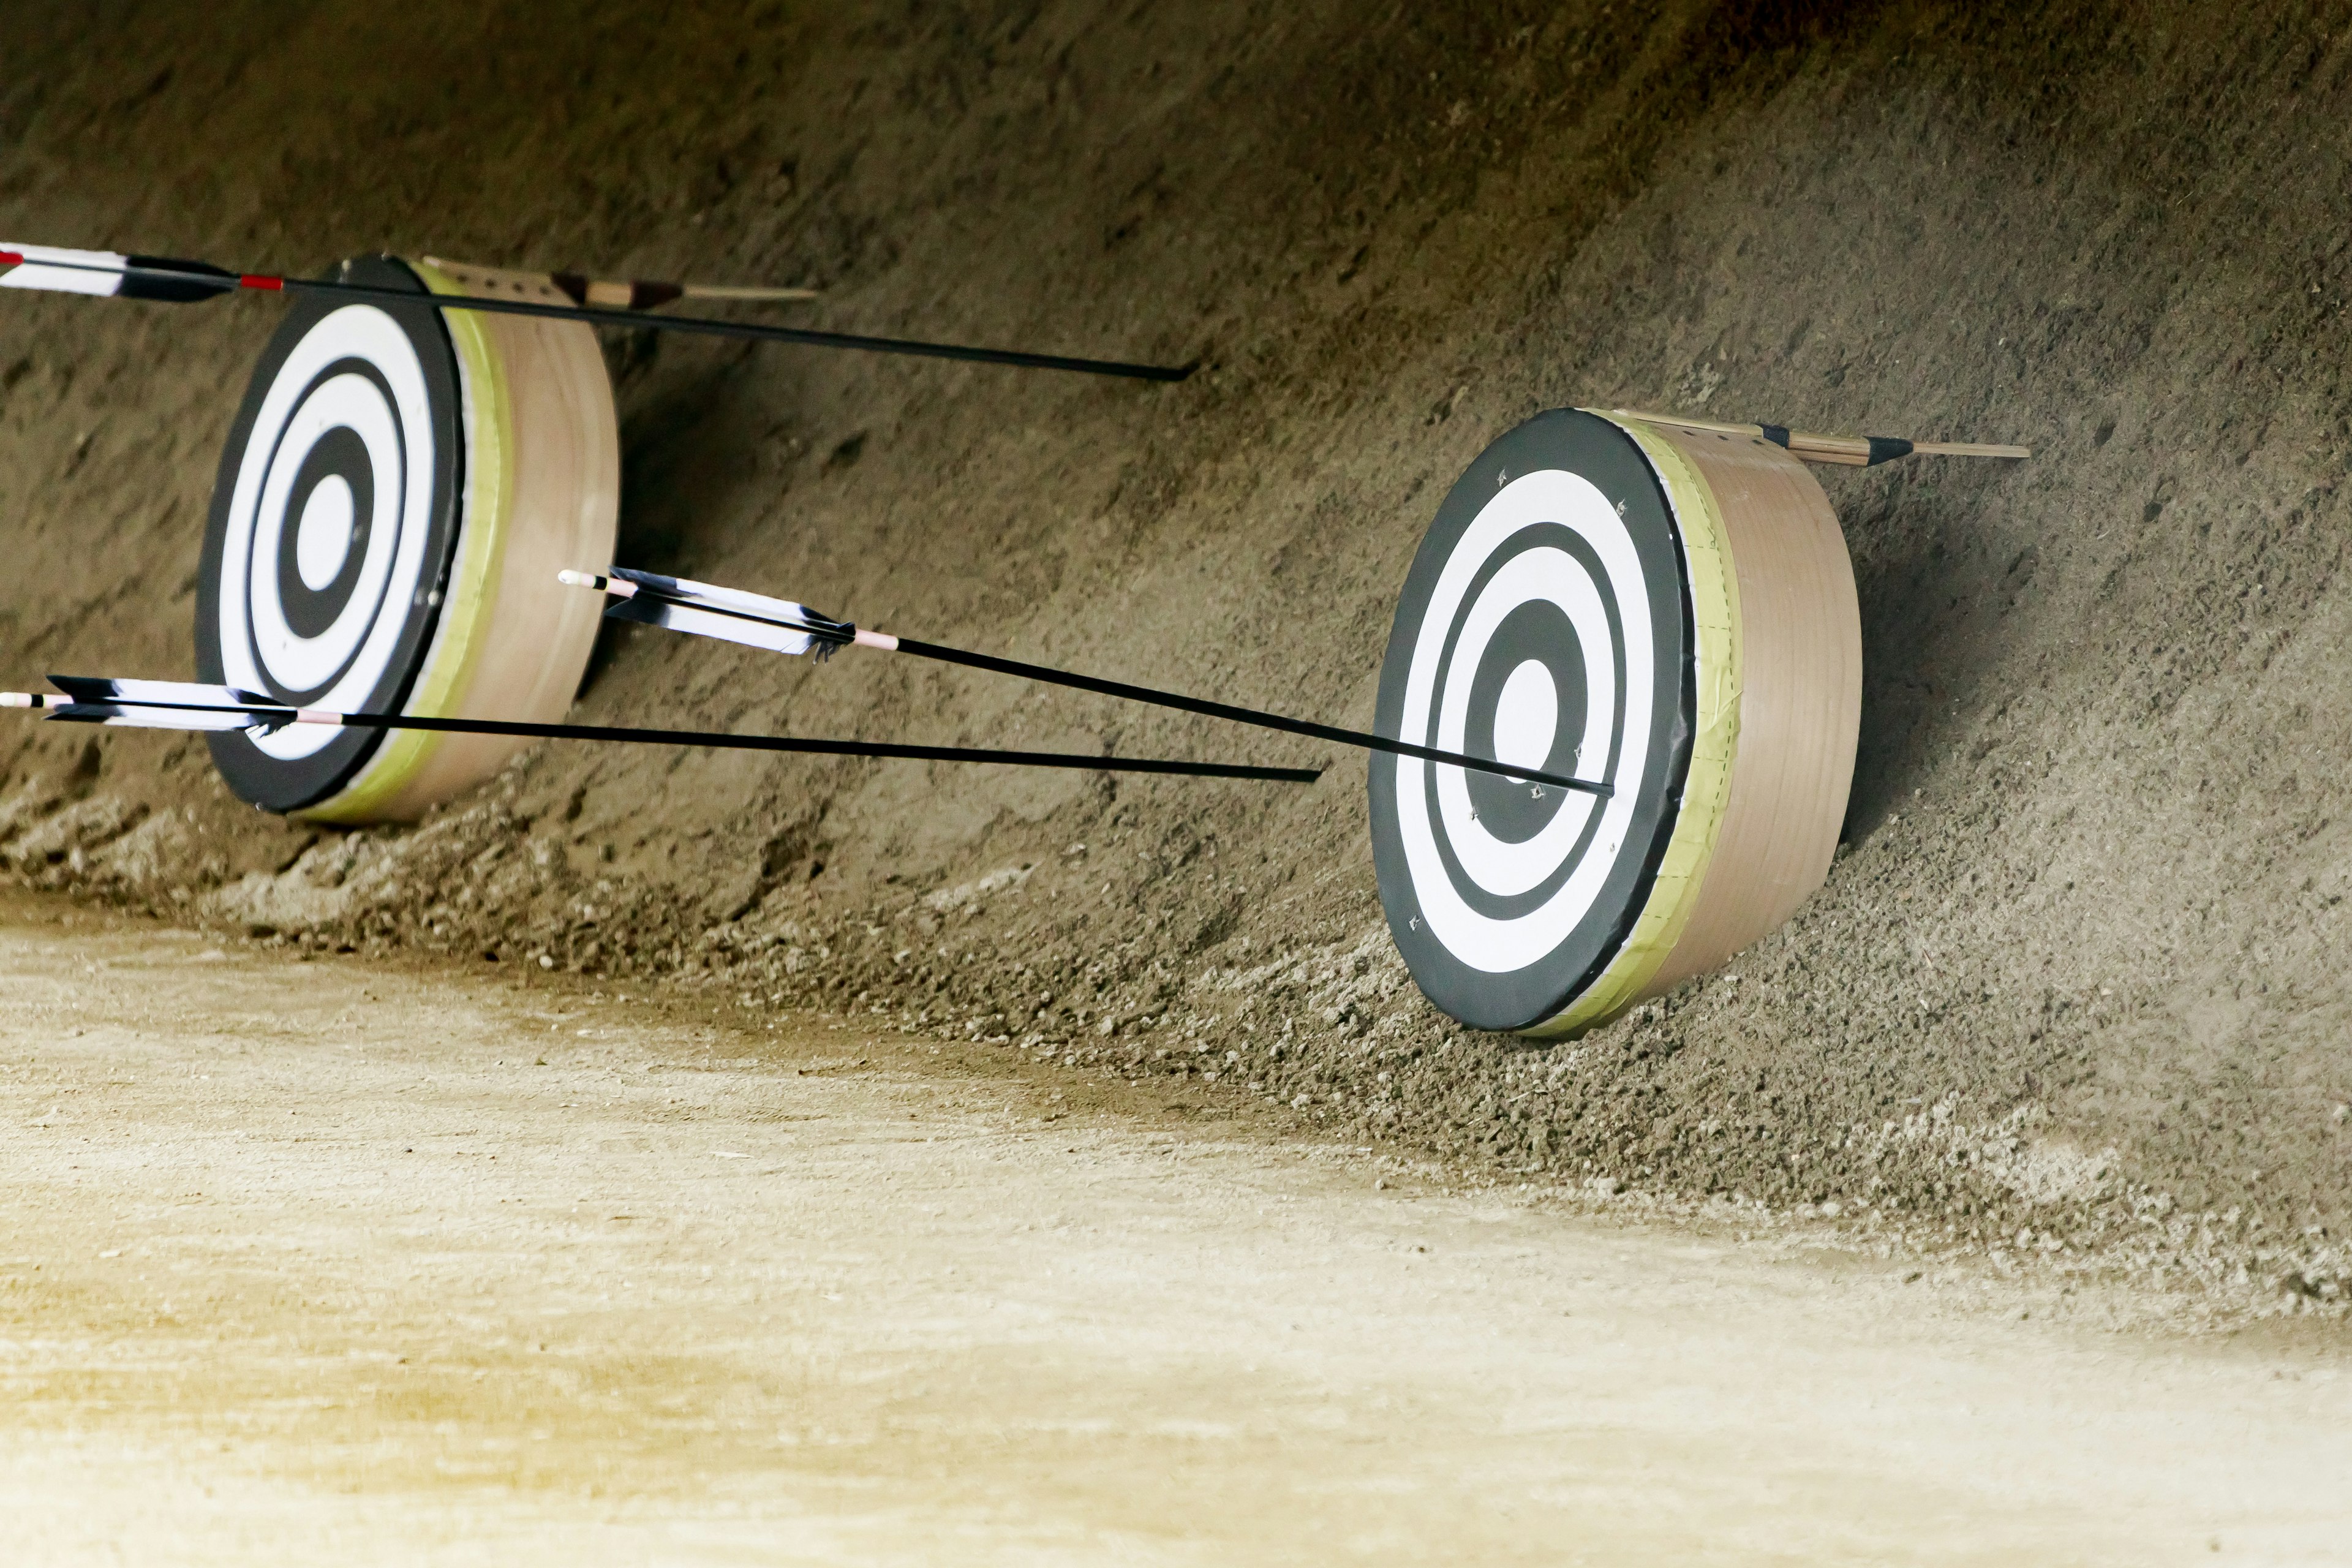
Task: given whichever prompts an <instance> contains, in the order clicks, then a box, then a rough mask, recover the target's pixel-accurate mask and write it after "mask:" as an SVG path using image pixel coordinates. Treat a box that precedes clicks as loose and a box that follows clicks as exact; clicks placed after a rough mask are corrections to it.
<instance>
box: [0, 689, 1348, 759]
mask: <svg viewBox="0 0 2352 1568" xmlns="http://www.w3.org/2000/svg"><path fill="white" fill-rule="evenodd" d="M49 684H50V685H52V686H54V687H56V688H57V689H58V690H59V691H61V692H63V693H64V694H65V695H64V696H62V697H55V696H51V695H50V694H48V693H47V692H45V691H0V708H30V709H34V710H37V711H44V712H47V714H48V715H49V716H50V717H51V718H53V719H63V720H66V721H70V722H74V723H83V724H120V725H127V726H131V727H132V728H137V729H148V730H262V731H276V730H282V729H284V728H285V727H286V726H288V725H289V724H325V725H335V726H340V727H341V728H345V729H357V730H426V731H438V732H440V733H444V734H457V735H512V736H519V737H521V738H523V739H526V740H537V741H605V742H626V743H630V744H635V745H650V746H709V747H712V748H714V749H716V750H719V751H736V752H814V753H815V754H818V755H821V756H833V757H888V758H898V759H904V760H908V761H914V762H929V763H997V764H1000V765H1003V766H1007V767H1024V768H1071V769H1076V770H1080V771H1083V772H1087V773H1181V774H1184V775H1187V776H1189V777H1193V778H1219V779H1255V780H1259V781H1262V782H1265V783H1271V784H1313V783H1314V782H1315V781H1316V779H1318V777H1320V776H1321V774H1322V770H1321V769H1319V768H1266V767H1255V766H1250V765H1246V764H1242V763H1193V762H1185V761H1181V760H1180V759H1177V758H1172V757H1092V756H1087V755H1085V754H1084V753H1082V752H1001V751H990V750H986V749H983V748H981V747H974V746H905V745H896V744H892V743H889V742H880V741H822V740H810V739H804V738H803V737H801V736H797V735H737V734H730V733H728V732H726V731H698V730H641V729H631V728H625V727H623V726H619V725H609V724H527V723H520V722H513V721H506V720H500V719H438V718H432V717H428V716H426V715H423V714H416V713H336V712H330V711H327V710H321V709H316V708H294V707H289V706H288V705H287V704H285V703H282V702H277V701H273V700H270V699H269V698H268V697H264V696H261V695H259V694H257V693H256V692H251V691H241V690H239V689H236V688H235V687H232V686H207V685H201V684H198V683H196V682H194V681H182V680H115V679H108V678H106V677H103V676H87V675H52V676H50V677H49Z"/></svg>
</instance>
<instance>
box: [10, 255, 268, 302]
mask: <svg viewBox="0 0 2352 1568" xmlns="http://www.w3.org/2000/svg"><path fill="white" fill-rule="evenodd" d="M236 287H237V278H236V273H234V272H224V271H222V270H221V269H220V268H217V267H215V266H213V265H211V264H210V263H209V262H204V261H175V260H173V259H172V258H170V257H165V256H118V255H116V254H115V253H114V252H112V251H110V250H68V249H66V248H65V247H61V246H55V245H18V244H16V242H15V241H13V240H0V289H43V290H46V291H47V292H49V293H52V294H88V295H92V296H95V297H97V298H99V299H108V300H110V299H118V298H120V299H124V300H164V301H167V302H169V303H173V304H185V303H187V302H188V301H190V300H210V299H214V298H216V297H217V296H219V295H222V294H227V293H232V292H234V291H235V290H236Z"/></svg>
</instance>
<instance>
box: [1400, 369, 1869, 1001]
mask: <svg viewBox="0 0 2352 1568" xmlns="http://www.w3.org/2000/svg"><path fill="white" fill-rule="evenodd" d="M1861 642H1862V638H1861V620H1860V616H1859V613H1858V610H1857V608H1856V604H1855V599H1854V591H1853V567H1852V565H1851V563H1850V562H1849V561H1848V558H1847V556H1846V552H1845V545H1844V540H1843V535H1842V534H1841V533H1840V531H1839V530H1838V525H1837V519H1836V516H1835V514H1834V513H1833V512H1832V510H1830V506H1829V502H1828V500H1827V498H1826V497H1824V496H1823V495H1822V491H1821V487H1820V486H1819V485H1818V484H1817V483H1815V482H1814V480H1813V479H1812V477H1811V475H1810V474H1809V473H1807V472H1806V471H1805V469H1804V468H1802V467H1801V465H1800V464H1798V463H1797V462H1796V461H1795V460H1794V459H1792V458H1790V457H1789V456H1788V454H1787V453H1786V452H1785V451H1784V450H1782V449H1781V448H1780V447H1776V446H1773V445H1772V444H1770V443H1769V442H1767V441H1764V440H1761V439H1759V438H1755V437H1746V436H1739V435H1729V434H1717V433H1715V432H1696V431H1692V430H1686V429H1683V428H1680V427H1672V426H1660V425H1650V424H1645V423H1643V422H1641V421H1637V420H1633V419H1627V418H1622V417H1619V416H1599V415H1595V414H1591V413H1588V412H1584V411H1581V410H1566V409H1563V410H1557V411H1554V412H1551V413H1547V414H1543V415H1539V416H1537V417H1536V418H1534V419H1531V420H1529V421H1528V423H1527V424H1525V425H1522V426H1519V427H1518V428H1517V429H1516V430H1513V431H1511V432H1510V433H1509V434H1507V435H1506V436H1504V437H1502V438H1501V439H1500V440H1498V441H1496V443H1495V444H1494V445H1493V446H1491V447H1488V448H1487V449H1486V451H1485V452H1484V453H1482V454H1481V455H1480V456H1479V458H1478V459H1477V460H1476V461H1475V463H1473V464H1472V465H1471V467H1470V469H1469V471H1468V472H1467V473H1465V475H1464V476H1463V477H1462V479H1460V480H1459V481H1458V482H1457V483H1456V484H1455V485H1454V489H1453V490H1452V491H1451V492H1450V493H1449V494H1448V495H1447V496H1446V498H1445V500H1444V503H1443V504H1442V505H1441V506H1440V507H1439V509H1438V513H1437V518H1436V521H1435V522H1434V523H1433V525H1432V526H1431V528H1430V531H1429V534H1428V536H1427V537H1426V538H1425V539H1424V540H1423V542H1422V546H1421V550H1420V552H1419V553H1418V554H1417V555H1416V556H1415V558H1414V561H1413V564H1412V570H1411V572H1410V573H1409V574H1407V576H1406V579H1405V586H1404V591H1403V593H1402V595H1401V596H1400V598H1399V601H1398V605H1397V613H1396V621H1395V626H1394V628H1393V630H1392V631H1391V635H1390V638H1389V648H1388V656H1387V659H1386V661H1385V663H1384V664H1383V665H1382V667H1381V686H1380V706H1379V726H1380V729H1381V732H1382V733H1384V734H1390V735H1394V736H1397V737H1399V738H1401V739H1403V740H1408V741H1413V742H1420V743H1422V744H1423V745H1428V746H1432V747H1438V748H1443V749H1444V750H1448V751H1454V752H1468V753H1471V754H1474V755H1483V756H1491V757H1494V758H1496V759H1497V760H1498V761H1502V762H1506V763H1514V764H1517V765H1519V766H1523V767H1529V768H1534V769H1538V770H1541V771H1544V772H1549V773H1565V774H1570V775H1572V776H1575V777H1578V778H1582V779H1589V780H1591V781H1594V782H1596V783H1599V784H1605V785H1607V786H1608V788H1609V790H1610V792H1611V793H1610V794H1609V795H1607V796H1606V797H1605V798H1604V797H1601V796H1596V795H1588V794H1583V793H1580V792H1571V791H1566V790H1562V789H1559V788H1557V787H1552V786H1544V785H1536V784H1526V783H1519V782H1514V781H1512V780H1509V779H1505V778H1501V777H1497V776H1494V775H1490V774H1484V773H1472V772H1469V771H1467V770H1465V769H1461V768H1457V767H1452V766H1448V765H1444V764H1439V763H1424V762H1422V761H1419V760H1416V759H1412V758H1392V757H1387V756H1381V757H1376V758H1375V759H1374V760H1373V763H1372V766H1371V778H1370V794H1371V826H1372V851H1373V862H1374V866H1375V868H1376V870H1377V872H1378V875H1379V878H1380V888H1381V902H1382V905H1383V906H1384V908H1385V910H1386V912H1387V916H1388V921H1389V927H1390V931H1391V933H1392V935H1393V936H1394V938H1395V940H1396V944H1397V948H1398V950H1399V952H1401V953H1402V955H1403V957H1404V959H1405V962H1406V964H1407V965H1408V967H1409V968H1410V969H1411V970H1412V975H1413V978H1414V980H1415V981H1416V982H1417V983H1418V984H1420V986H1421V988H1422V990H1423V993H1424V994H1426V995H1427V996H1428V997H1429V998H1430V1000H1431V1001H1432V1002H1433V1003H1434V1004H1435V1005H1437V1006H1439V1007H1440V1008H1442V1009H1444V1011H1445V1012H1447V1013H1449V1014H1451V1015H1453V1016H1454V1017H1456V1018H1459V1019H1461V1020H1462V1021H1463V1022H1465V1023H1466V1024H1470V1025H1472V1026H1475V1027H1479V1028H1486V1029H1507V1030H1517V1031H1520V1032H1522V1033H1528V1034H1537V1035H1558V1034H1570V1033H1574V1032H1577V1031H1579V1030H1581V1029H1585V1028H1589V1027H1591V1026H1593V1025H1595V1024H1598V1023H1600V1022H1601V1021H1603V1020H1605V1019H1607V1018H1608V1017H1610V1016H1614V1015H1615V1014H1617V1013H1619V1012H1621V1011H1622V1010H1623V1009H1624V1008H1626V1007H1628V1006H1631V1005H1633V1004H1634V1003H1636V1002H1638V1001H1640V1000H1642V999H1643V998H1644V997H1646V996H1649V995H1654V994H1658V993H1660V992H1662V991H1664V990H1666V989H1668V988H1670V987H1671V986H1673V985H1674V984H1678V983H1679V982H1680V981H1681V980H1683V979H1685V978H1687V977H1688V976H1690V975H1691V974H1694V973H1700V972H1702V971H1704V970H1706V969H1708V968H1712V967H1713V966H1715V965H1716V964H1717V963H1721V962H1723V961H1724V960H1725V959H1727V958H1728V957H1729V956H1730V955H1731V954H1732V953H1733V952H1738V950H1739V949H1740V948H1742V947H1744V946H1746V945H1747V944H1748V943H1749V942H1753V941H1755V940H1756V939H1757V938H1759V937H1760V936H1762V935H1764V934H1765V933H1767V932H1769V931H1771V930H1772V929H1774V928H1775V927H1777V926H1778V925H1780V923H1781V921H1785V920H1786V919H1787V918H1788V916H1789V915H1790V913H1792V912H1794V910H1795V909H1796V907H1797V905H1798V904H1799V903H1801V901H1802V900H1804V899H1805V898H1806V897H1807V896H1808V895H1810V894H1811V892H1812V890H1813V889H1815V888H1817V887H1819V886H1820V885H1821V882H1822V879H1824V878H1825V877H1826V875H1827V873H1828V868H1829V864H1830V860H1831V858H1832V856H1833V855H1834V854H1835V851H1836V847H1837V835H1838V829H1839V826H1840V824H1841V823H1842V821H1843V816H1844V813H1845V799H1846V793H1847V790H1848V787H1849V785H1850V784H1851V782H1852V775H1853V747H1854V738H1855V733H1856V730H1857V728H1858V724H1859V720H1860V712H1861V668H1862V656H1861Z"/></svg>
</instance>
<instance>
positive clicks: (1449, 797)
mask: <svg viewBox="0 0 2352 1568" xmlns="http://www.w3.org/2000/svg"><path fill="white" fill-rule="evenodd" d="M1612 515H1613V514H1612ZM1538 599H1541V600H1548V601H1549V602H1550V603H1551V604H1554V605H1559V611H1560V614H1562V615H1563V616H1567V617H1568V624H1569V626H1570V627H1571V628H1572V629H1573V630H1574V631H1575V633H1576V641H1577V645H1578V649H1579V651H1580V654H1581V655H1582V657H1583V659H1584V668H1585V671H1586V679H1585V699H1584V733H1583V734H1582V735H1581V736H1580V737H1578V740H1577V745H1578V747H1579V750H1580V755H1582V756H1586V757H1590V758H1591V759H1592V765H1593V766H1595V767H1598V766H1600V765H1601V763H1604V762H1606V761H1607V759H1608V756H1609V735H1610V730H1611V727H1612V722H1613V721H1614V720H1615V719H1616V717H1617V693H1616V690H1615V687H1616V684H1617V660H1616V658H1615V650H1614V649H1612V647H1610V646H1609V612H1608V609H1607V607H1606V606H1605V605H1602V604H1601V593H1600V590H1599V589H1597V588H1595V587H1594V586H1593V584H1592V577H1591V574H1589V573H1587V572H1586V571H1585V569H1584V567H1583V565H1582V564H1581V563H1580V562H1579V561H1578V560H1577V559H1576V557H1575V556H1573V555H1570V553H1569V552H1567V551H1565V550H1558V549H1554V548H1551V547H1550V546H1548V545H1547V546H1543V547H1541V548H1538V549H1535V550H1530V551H1528V552H1524V553H1522V554H1519V555H1516V556H1514V557H1512V558H1511V560H1510V562H1509V563H1507V565H1505V566H1504V567H1503V569H1502V570H1501V571H1499V572H1497V573H1496V574H1494V576H1492V577H1491V578H1489V579H1487V582H1486V587H1485V588H1484V589H1482V590H1480V591H1479V595H1478V597H1477V599H1476V601H1475V603H1473V604H1472V605H1471V606H1470V613H1469V614H1468V615H1466V616H1464V617H1463V619H1462V635H1461V636H1460V637H1457V638H1455V639H1454V662H1453V665H1452V667H1451V668H1449V670H1448V671H1447V674H1446V679H1445V697H1444V700H1443V701H1442V702H1440V703H1439V704H1438V708H1437V741H1436V744H1437V746H1438V747H1439V748H1440V749H1441V750H1443V751H1448V752H1465V753H1466V752H1468V750H1469V745H1468V741H1469V737H1468V733H1467V731H1468V726H1469V720H1470V687H1471V684H1472V683H1473V682H1474V681H1475V680H1476V679H1477V678H1478V661H1479V660H1480V659H1481V658H1485V657H1486V645H1487V643H1488V642H1490V641H1491V640H1493V638H1494V636H1495V632H1496V628H1497V627H1499V626H1501V625H1502V624H1503V617H1504V616H1507V615H1509V614H1510V613H1511V612H1512V611H1513V610H1516V609H1517V608H1518V607H1519V606H1520V605H1525V604H1529V603H1532V602H1534V601H1536V600H1538ZM1423 625H1424V626H1425V625H1427V623H1426V622H1424V623H1423ZM1439 646H1440V650H1441V651H1442V650H1443V647H1444V644H1443V640H1442V638H1441V641H1440V645H1439ZM1417 651H1418V650H1416V652H1417ZM1536 668H1538V669H1541V668H1543V667H1542V666H1541V665H1538V666H1537V667H1536ZM1545 685H1547V686H1549V685H1550V680H1549V677H1547V679H1546V680H1545ZM1554 700H1555V707H1554V708H1553V710H1552V721H1553V722H1555V723H1557V722H1559V709H1558V707H1557V705H1556V704H1557V700H1558V699H1557V693H1555V695H1554ZM1498 718H1499V714H1498ZM1501 743H1502V737H1501V726H1500V725H1499V723H1498V724H1497V726H1496V751H1497V752H1498V753H1499V752H1500V750H1501ZM1546 750H1547V751H1549V747H1547V748H1546ZM1498 760H1500V759H1499V758H1498ZM1534 765H1535V766H1538V767H1541V766H1542V765H1543V764H1542V762H1541V761H1540V759H1539V760H1538V762H1537V763H1535V764H1534ZM1600 804H1601V803H1600V801H1599V800H1598V799H1596V798H1595V797H1594V796H1591V795H1570V796H1569V798H1568V799H1566V800H1564V801H1562V802H1561V803H1560V806H1559V811H1557V812H1556V813H1554V814H1553V816H1552V819H1551V820H1550V821H1549V822H1548V823H1546V824H1544V826H1543V831H1542V832H1540V833H1538V834H1537V835H1536V836H1535V837H1533V838H1529V839H1527V840H1524V841H1523V842H1520V843H1517V844H1509V843H1506V842H1505V841H1503V840H1502V839H1500V838H1497V837H1495V836H1494V835H1493V834H1491V833H1489V832H1487V831H1486V825H1485V824H1483V823H1481V822H1480V821H1479V820H1478V816H1477V812H1476V809H1475V807H1474V806H1473V805H1471V802H1470V775H1469V774H1468V773H1466V772H1465V771H1464V770H1463V769H1461V768H1440V769H1438V771H1437V814H1438V818H1439V820H1440V821H1441V822H1442V823H1443V824H1444V827H1445V839H1446V842H1447V843H1449V844H1451V845H1452V846H1453V847H1454V858H1455V859H1456V860H1459V861H1460V862H1461V863H1462V869H1463V870H1465V871H1466V872H1467V873H1469V876H1470V879H1471V880H1472V881H1474V882H1475V883H1477V884H1478V885H1479V886H1480V887H1482V888H1484V889H1486V891H1488V892H1490V893H1492V894H1494V895H1495V896H1496V898H1498V899H1508V898H1514V897H1516V896H1517V895H1518V894H1520V893H1524V892H1526V891H1527V890H1528V889H1529V888H1532V887H1534V886H1536V885H1537V884H1538V883H1539V882H1541V881H1542V880H1543V879H1545V878H1547V877H1549V876H1550V875H1551V874H1552V873H1553V872H1554V871H1556V870H1558V869H1559V863H1560V862H1561V861H1562V860H1564V859H1566V858H1568V854H1569V851H1570V850H1571V849H1573V848H1575V847H1576V841H1577V839H1578V838H1580V837H1582V836H1583V833H1584V825H1585V824H1586V823H1587V822H1589V821H1591V817H1592V812H1593V808H1594V807H1595V806H1597V805H1600Z"/></svg>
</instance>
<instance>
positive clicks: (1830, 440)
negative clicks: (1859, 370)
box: [1609, 408, 2033, 468]
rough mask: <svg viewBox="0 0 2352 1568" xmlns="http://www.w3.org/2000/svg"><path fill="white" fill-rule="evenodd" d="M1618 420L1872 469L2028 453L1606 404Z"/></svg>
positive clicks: (2013, 458)
mask: <svg viewBox="0 0 2352 1568" xmlns="http://www.w3.org/2000/svg"><path fill="white" fill-rule="evenodd" d="M1609 413H1610V414H1611V415H1612V416H1615V417H1617V418H1620V419H1639V420H1641V421H1642V422H1643V424H1646V425H1671V426H1675V428H1676V429H1678V430H1712V431H1714V432H1716V433H1717V435H1722V436H1753V437H1757V438H1758V439H1759V440H1764V441H1769V442H1771V443H1772V445H1774V446H1775V447H1782V448H1784V449H1786V450H1787V452H1788V454H1789V456H1790V457H1792V458H1797V459H1799V460H1800V461H1801V462H1807V463H1831V464H1835V465H1837V466H1840V467H1843V468H1876V467H1877V466H1878V465H1879V464H1881V463H1891V462H1893V461H1894V460H1895V458H2008V459H2010V460H2011V461H2012V462H2014V461H2018V460H2021V459H2023V458H2030V457H2032V456H2033V448H2032V447H2001V446H1989V445H1986V444H1985V443H1983V442H1979V441H1911V440H1906V439H1905V438H1904V437H1900V436H1824V435H1822V434H1821V433H1820V432H1818V431H1814V430H1791V429H1790V428H1789V427H1788V426H1786V425H1726V424H1722V423H1720V422H1718V421H1717V420H1713V419H1685V418H1684V417H1683V416H1681V415H1679V414H1644V413H1643V412H1642V411H1640V410H1639V409H1633V408H1612V409H1610V410H1609Z"/></svg>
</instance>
